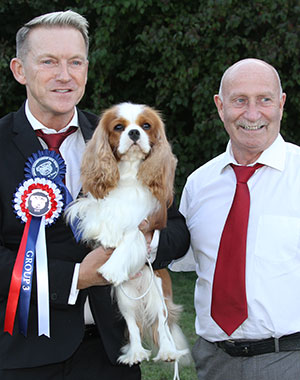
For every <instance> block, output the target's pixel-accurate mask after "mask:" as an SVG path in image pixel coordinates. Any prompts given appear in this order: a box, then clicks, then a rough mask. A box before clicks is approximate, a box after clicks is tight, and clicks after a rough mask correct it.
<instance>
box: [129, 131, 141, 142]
mask: <svg viewBox="0 0 300 380" xmlns="http://www.w3.org/2000/svg"><path fill="white" fill-rule="evenodd" d="M128 136H129V138H130V139H131V140H132V141H134V142H136V141H138V140H139V138H140V136H141V134H140V131H138V130H137V129H131V131H129V132H128Z"/></svg>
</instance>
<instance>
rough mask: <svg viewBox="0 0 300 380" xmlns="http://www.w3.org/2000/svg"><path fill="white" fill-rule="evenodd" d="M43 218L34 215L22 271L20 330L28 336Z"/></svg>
mask: <svg viewBox="0 0 300 380" xmlns="http://www.w3.org/2000/svg"><path fill="white" fill-rule="evenodd" d="M40 224H41V218H40V217H35V216H33V217H32V220H31V223H30V226H29V231H28V239H27V244H26V250H25V258H24V264H23V272H22V283H21V291H20V299H19V314H18V316H19V331H20V333H22V334H23V335H24V336H27V326H28V314H29V305H30V296H31V289H32V276H33V269H34V260H35V246H36V241H37V237H38V233H39V229H40Z"/></svg>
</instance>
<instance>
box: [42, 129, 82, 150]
mask: <svg viewBox="0 0 300 380" xmlns="http://www.w3.org/2000/svg"><path fill="white" fill-rule="evenodd" d="M76 130H77V128H76V127H70V128H68V129H67V130H66V131H65V132H61V133H50V134H47V133H44V132H43V131H42V130H41V129H38V130H36V131H35V133H36V135H37V136H38V137H40V138H41V139H43V140H44V141H45V143H46V144H47V145H48V149H49V150H54V151H55V152H57V153H59V147H60V146H61V144H62V142H63V141H64V139H65V138H66V137H67V136H69V135H70V134H72V133H74V132H75V131H76Z"/></svg>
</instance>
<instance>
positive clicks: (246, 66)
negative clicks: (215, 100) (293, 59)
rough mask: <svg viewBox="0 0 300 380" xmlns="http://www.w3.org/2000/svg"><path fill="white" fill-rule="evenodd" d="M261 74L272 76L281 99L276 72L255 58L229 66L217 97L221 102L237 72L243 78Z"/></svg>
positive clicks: (279, 83)
mask: <svg viewBox="0 0 300 380" xmlns="http://www.w3.org/2000/svg"><path fill="white" fill-rule="evenodd" d="M258 71H259V72H261V73H262V74H263V73H264V72H265V73H266V75H273V77H274V83H275V86H277V88H278V94H279V97H280V98H281V97H282V87H281V81H280V77H279V74H278V72H277V71H276V69H275V68H274V67H273V66H271V65H270V64H269V63H267V62H265V61H262V60H260V59H256V58H246V59H242V60H241V61H238V62H236V63H235V64H233V65H232V66H230V67H229V68H228V69H227V70H226V71H225V72H224V74H223V76H222V79H221V83H220V88H219V97H220V99H221V100H223V98H224V95H225V93H226V89H227V87H226V86H228V84H230V82H231V80H232V79H233V78H234V77H235V75H236V73H237V72H239V73H241V74H243V73H244V74H245V76H248V75H251V73H255V72H258Z"/></svg>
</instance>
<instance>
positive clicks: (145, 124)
mask: <svg viewBox="0 0 300 380" xmlns="http://www.w3.org/2000/svg"><path fill="white" fill-rule="evenodd" d="M142 128H143V129H144V130H148V129H150V128H151V125H150V124H149V123H144V124H143V125H142Z"/></svg>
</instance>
